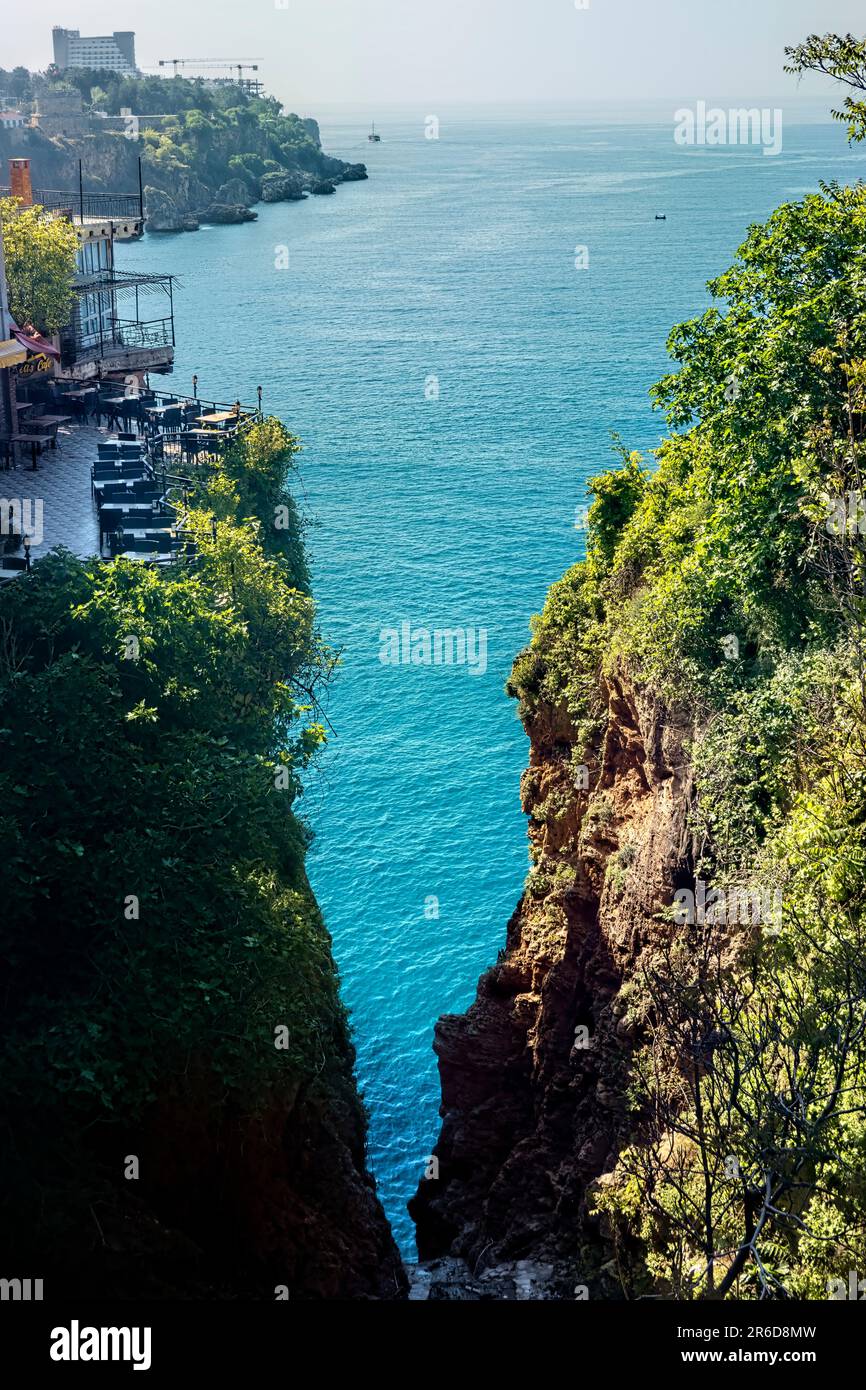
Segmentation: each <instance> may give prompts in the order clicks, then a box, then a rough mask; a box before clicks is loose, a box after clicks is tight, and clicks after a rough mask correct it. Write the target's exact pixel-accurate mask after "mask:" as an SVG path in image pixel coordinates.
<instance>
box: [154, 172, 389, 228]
mask: <svg viewBox="0 0 866 1390" xmlns="http://www.w3.org/2000/svg"><path fill="white" fill-rule="evenodd" d="M318 165H319V167H318V168H317V169H316V170H307V169H296V170H288V169H287V170H281V171H279V172H275V173H268V174H265V175H264V176H263V177H262V179H261V183H260V186H259V188H258V189H256V190H251V189H250V187H249V184H248V183H247V182H246V180H244V179H241V178H232V179H227V180H226V182H225V183H223V184H220V186H219V187H218V188H216V189H209V188H208V187H207V186H206V185H204V184H201V183H199V181H198V180H197V179H190V180H187V182H186V186H185V187H184V186H183V185H180V186H179V187H178V189H177V190H176V192H174V193H167V192H166V191H165V190H164V189H162V188H157V187H155V186H154V185H152V184H148V185H147V186H146V187H145V190H144V206H145V226H146V229H147V231H149V232H195V231H198V229H199V227H200V226H201V225H202V224H206V223H211V224H218V225H221V226H230V225H234V224H237V223H242V222H254V221H255V220H256V217H257V216H258V214H257V213H255V212H253V210H252V209H253V206H254V205H255V204H256V203H258V202H262V203H298V202H302V201H303V200H304V199H305V198H306V197H307V196H308V195H310V194H312V195H313V196H314V197H322V196H327V195H329V194H333V193H336V191H337V187H338V185H339V184H341V183H356V182H358V181H359V180H362V179H366V178H367V167H366V165H364V164H347V163H346V162H345V160H342V159H334V158H332V157H331V156H330V155H325V154H323V155H322V156H321V158H320V160H319V161H318ZM256 192H257V193H258V197H256V196H255V194H256Z"/></svg>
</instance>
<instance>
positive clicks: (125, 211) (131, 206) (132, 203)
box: [0, 184, 144, 241]
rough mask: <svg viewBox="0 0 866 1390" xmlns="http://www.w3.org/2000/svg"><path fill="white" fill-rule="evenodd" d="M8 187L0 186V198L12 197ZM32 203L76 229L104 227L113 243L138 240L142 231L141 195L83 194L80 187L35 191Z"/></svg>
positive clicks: (142, 208)
mask: <svg viewBox="0 0 866 1390" xmlns="http://www.w3.org/2000/svg"><path fill="white" fill-rule="evenodd" d="M12 192H13V190H12V188H11V186H10V185H9V184H6V185H3V186H0V198H9V197H11V196H12ZM32 198H33V202H34V203H36V204H38V205H39V206H40V207H43V208H45V210H46V211H47V212H53V213H55V214H56V215H57V216H58V217H66V218H68V219H69V221H70V222H73V223H77V224H78V225H79V226H82V227H86V226H93V227H100V228H104V229H105V231H106V233H107V234H110V235H111V236H113V237H114V239H115V241H129V240H132V239H134V238H136V237H140V236H141V234H142V232H143V230H144V206H143V200H142V195H141V193H85V192H84V189H83V188H79V189H68V188H67V189H63V188H34V189H33V190H32Z"/></svg>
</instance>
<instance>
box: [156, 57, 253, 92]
mask: <svg viewBox="0 0 866 1390" xmlns="http://www.w3.org/2000/svg"><path fill="white" fill-rule="evenodd" d="M159 66H160V67H161V68H168V67H170V68H171V69H172V76H173V77H177V76H178V68H222V69H223V70H224V71H225V72H236V73H237V84H238V86H239V87H243V89H244V91H247V92H249V94H250V95H251V96H255V95H256V94H257V93H258V92H259V91H260V89H261V86H262V84H261V82H258V81H257V80H256V79H255V78H250V77H246V78H245V77H244V73H245V72H258V70H259V65H258V63H257V62H255V63H253V62H250V61H247V62H243V63H237V62H235V61H234V60H233V59H230V58H228V59H224V58H160V60H159Z"/></svg>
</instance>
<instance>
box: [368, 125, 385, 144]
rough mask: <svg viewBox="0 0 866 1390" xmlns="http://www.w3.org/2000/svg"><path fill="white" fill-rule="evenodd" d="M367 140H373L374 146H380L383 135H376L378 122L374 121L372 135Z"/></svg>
mask: <svg viewBox="0 0 866 1390" xmlns="http://www.w3.org/2000/svg"><path fill="white" fill-rule="evenodd" d="M367 139H368V140H372V141H373V144H374V145H378V144H379V142H380V141H381V139H382V137H381V135H377V133H376V122H375V121H373V122H372V124H371V126H370V134H369V135H368V136H367Z"/></svg>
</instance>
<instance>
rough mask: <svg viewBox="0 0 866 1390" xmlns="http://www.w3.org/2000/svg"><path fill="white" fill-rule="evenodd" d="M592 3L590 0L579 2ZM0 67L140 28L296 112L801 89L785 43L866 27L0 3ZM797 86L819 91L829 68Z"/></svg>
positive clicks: (432, 5) (565, 0)
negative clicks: (224, 64) (259, 82)
mask: <svg viewBox="0 0 866 1390" xmlns="http://www.w3.org/2000/svg"><path fill="white" fill-rule="evenodd" d="M582 2H583V0H578V3H582ZM2 4H3V9H4V16H3V25H2V33H0V67H7V68H8V67H12V66H14V64H16V63H23V64H24V65H25V66H27V67H31V68H42V67H45V66H46V64H47V63H48V62H50V61H51V29H52V26H53V25H55V24H61V25H64V26H65V27H67V28H76V29H80V30H81V32H82V33H83V34H104V33H110V32H111V31H112V30H113V29H134V30H135V31H136V51H137V55H138V61H139V63H140V65H141V66H142V67H144V68H148V67H150V66H153V67H156V64H157V61H158V59H160V58H171V57H193V58H204V57H214V58H235V59H243V58H252V59H256V58H258V59H260V60H262V69H261V76H262V77H263V78H264V80H265V82H266V84H267V86H268V88H269V90H271V91H273V92H275V93H276V95H278V96H279V97H280V98H281V99H282V100H283V101H285V102H286V103H287V104H288V105H289V106H290V107H292V108H295V109H301V110H303V111H306V112H310V113H312V114H314V113H315V108H316V105H317V103H321V104H326V103H334V102H347V103H353V104H362V103H363V104H370V105H371V106H373V107H376V106H382V107H384V106H386V105H388V104H389V103H406V104H414V103H418V104H419V105H422V106H424V107H426V108H429V110H430V111H432V112H435V111H436V108H437V103H438V104H440V105H443V106H444V105H446V104H448V103H456V102H461V103H462V102H473V101H478V102H497V103H503V102H574V101H587V100H606V101H607V102H617V101H627V100H629V99H632V100H634V99H639V100H646V99H652V98H663V99H665V100H667V99H670V100H677V99H680V98H684V99H689V100H693V99H696V98H699V97H704V98H705V99H707V100H708V101H713V100H725V99H727V98H735V97H736V98H740V97H748V98H750V99H752V100H759V99H760V98H764V99H765V101H769V100H770V98H777V97H780V96H782V97H783V96H785V94H790V95H793V94H794V93H795V91H796V85H795V82H794V79H793V78H786V77H785V76H784V74H783V73H782V62H783V49H784V47H785V44H786V43H796V42H798V41H799V40H800V39H801V38H804V37H805V36H806V34H807V33H810V32H812V31H815V30H817V31H819V32H822V33H823V32H825V31H827V30H836V31H839V32H847V31H849V30H851V31H853V32H854V33H858V34H863V33H864V32H866V6H864V3H863V0H589V8H588V9H586V10H580V9H578V8H577V6H576V4H575V0H144V3H143V4H142V3H140V2H139V3H136V4H126V3H124V0H26V3H25V4H17V5H13V3H12V0H2ZM800 90H801V92H802V93H805V94H807V95H809V96H813V95H815V96H820V95H822V94H823V93H824V92H826V91H828V90H829V87H828V85H827V84H826V83H825V82H824V81H823V79H818V78H811V77H810V78H807V79H805V80H804V83H803V85H802V86H801V89H800Z"/></svg>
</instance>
